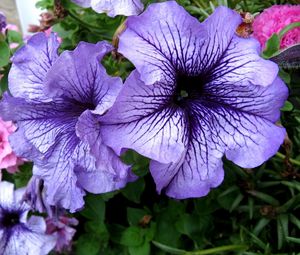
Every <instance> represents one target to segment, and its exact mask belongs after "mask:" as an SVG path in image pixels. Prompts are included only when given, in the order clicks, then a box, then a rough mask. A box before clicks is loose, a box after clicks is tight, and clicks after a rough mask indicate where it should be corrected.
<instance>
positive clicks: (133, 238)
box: [120, 226, 144, 246]
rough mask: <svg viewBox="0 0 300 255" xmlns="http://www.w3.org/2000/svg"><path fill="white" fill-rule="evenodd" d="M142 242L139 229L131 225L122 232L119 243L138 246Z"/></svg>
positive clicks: (142, 238)
mask: <svg viewBox="0 0 300 255" xmlns="http://www.w3.org/2000/svg"><path fill="white" fill-rule="evenodd" d="M143 242H144V237H143V235H142V232H141V229H140V228H139V227H137V226H131V227H129V228H127V229H125V231H124V232H123V233H122V236H121V240H120V243H121V244H123V245H125V246H140V245H142V244H143Z"/></svg>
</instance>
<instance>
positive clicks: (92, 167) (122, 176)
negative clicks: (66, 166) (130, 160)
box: [76, 110, 136, 193]
mask: <svg viewBox="0 0 300 255" xmlns="http://www.w3.org/2000/svg"><path fill="white" fill-rule="evenodd" d="M76 132H77V135H78V137H79V138H80V139H81V141H83V142H82V143H81V144H80V145H79V148H78V152H77V153H76V155H77V159H76V161H77V162H78V163H77V167H76V174H77V176H78V183H79V184H80V185H81V186H82V187H83V188H84V189H86V190H87V191H89V192H92V193H104V192H109V191H112V190H116V189H120V188H122V187H124V186H125V185H126V183H127V182H128V181H133V180H135V179H136V177H134V176H133V175H132V174H131V170H130V167H129V166H127V165H126V164H124V163H123V162H122V161H121V160H120V158H119V157H118V156H117V155H116V154H115V152H114V151H113V150H111V149H110V148H108V147H107V146H106V145H105V144H103V142H102V138H101V133H100V123H99V121H98V120H97V116H96V115H94V114H93V113H91V111H89V110H87V111H85V112H84V113H82V115H81V116H80V118H79V120H78V122H77V125H76Z"/></svg>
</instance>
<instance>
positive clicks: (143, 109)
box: [100, 71, 185, 163]
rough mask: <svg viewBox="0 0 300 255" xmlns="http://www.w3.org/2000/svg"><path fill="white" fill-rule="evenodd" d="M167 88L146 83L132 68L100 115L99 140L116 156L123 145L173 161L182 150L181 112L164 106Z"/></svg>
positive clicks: (162, 160)
mask: <svg viewBox="0 0 300 255" xmlns="http://www.w3.org/2000/svg"><path fill="white" fill-rule="evenodd" d="M170 93H171V91H170V89H169V88H166V87H164V86H163V84H155V85H153V86H146V85H145V84H144V83H143V82H141V81H140V80H139V74H138V72H137V71H133V72H132V74H131V75H130V77H129V78H128V79H127V80H126V82H125V85H124V87H123V89H122V91H121V92H120V94H119V96H118V98H117V100H116V103H115V104H114V105H113V107H112V108H111V110H110V111H109V112H108V113H107V114H106V115H105V116H104V117H101V118H100V122H101V132H102V135H103V140H104V142H105V143H106V144H108V145H109V146H110V147H112V148H113V149H114V150H115V151H116V152H117V154H119V155H120V153H121V151H122V149H123V148H131V149H134V150H136V151H137V152H138V153H140V154H142V155H144V156H146V157H149V158H152V159H155V160H157V161H159V162H163V163H170V162H176V161H177V158H178V157H179V156H180V155H181V154H182V153H183V151H184V141H183V140H184V132H185V131H184V113H183V112H182V111H177V110H176V109H175V108H173V107H165V104H166V102H168V100H169V99H170Z"/></svg>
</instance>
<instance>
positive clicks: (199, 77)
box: [101, 1, 288, 199]
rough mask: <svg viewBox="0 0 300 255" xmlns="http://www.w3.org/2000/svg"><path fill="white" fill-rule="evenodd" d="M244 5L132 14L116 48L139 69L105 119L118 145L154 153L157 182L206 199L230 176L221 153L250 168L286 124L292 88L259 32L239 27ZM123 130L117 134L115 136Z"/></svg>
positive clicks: (172, 192) (105, 129)
mask: <svg viewBox="0 0 300 255" xmlns="http://www.w3.org/2000/svg"><path fill="white" fill-rule="evenodd" d="M240 22H241V17H240V15H239V14H238V13H236V12H235V11H233V10H230V9H228V8H226V7H218V8H216V10H215V12H214V13H213V14H212V15H211V16H210V17H209V18H207V19H206V20H205V21H204V22H203V23H200V22H199V21H198V20H197V19H195V18H193V17H192V16H190V15H189V14H188V13H187V12H186V11H185V10H184V8H182V7H181V6H179V5H178V4H177V3H176V2H175V1H168V2H164V3H157V4H152V5H150V6H149V8H148V9H147V10H146V11H145V12H144V13H142V14H141V15H139V16H132V17H129V18H128V20H127V22H126V26H127V29H126V30H125V31H124V32H123V33H122V34H121V36H120V43H119V52H120V53H121V54H123V55H124V56H125V57H127V58H128V59H129V60H130V61H131V62H132V63H133V64H134V65H135V67H136V70H135V71H133V72H132V73H131V75H130V76H129V78H128V79H127V80H126V82H125V85H124V87H123V88H122V90H121V92H120V94H119V96H118V98H117V100H116V102H115V104H114V105H113V107H112V108H111V110H110V111H109V112H108V114H107V115H105V116H103V117H101V123H102V128H101V130H102V134H103V138H104V141H105V142H106V143H107V144H108V145H109V146H111V147H112V148H113V149H114V150H115V151H116V152H117V153H120V152H121V151H122V150H123V149H124V148H130V149H134V150H136V151H137V152H138V153H140V154H142V155H144V156H146V157H148V158H150V159H152V161H151V163H150V171H151V174H152V176H153V178H154V180H155V182H156V186H157V190H158V191H159V192H160V191H161V190H163V189H164V191H165V192H166V194H167V195H169V196H171V197H174V198H179V199H182V198H188V197H200V196H204V195H206V194H207V193H208V192H209V190H210V189H211V188H212V187H216V186H218V185H219V184H220V183H221V182H222V180H223V176H224V171H223V166H222V165H223V164H222V157H223V156H224V155H226V157H227V159H229V160H231V161H233V162H234V163H236V164H237V165H239V166H241V167H247V168H252V167H256V166H258V165H260V164H262V163H263V162H264V161H266V160H267V159H268V158H270V157H271V156H273V155H274V154H275V153H276V151H277V150H278V148H279V146H280V144H281V143H282V142H283V139H284V136H285V129H284V128H282V127H279V126H277V125H275V124H274V123H275V122H276V121H277V120H278V118H279V115H280V111H279V109H280V107H281V106H282V105H283V103H284V101H285V99H286V98H287V94H288V91H287V87H286V86H285V84H284V83H283V82H282V80H281V79H280V78H278V77H277V73H278V67H277V65H276V64H275V63H273V62H271V61H268V60H264V59H262V58H260V56H259V53H260V46H259V43H258V41H256V40H255V39H244V38H240V37H238V36H237V35H236V34H235V31H236V28H237V26H238V25H239V24H240ZM115 137H118V139H115Z"/></svg>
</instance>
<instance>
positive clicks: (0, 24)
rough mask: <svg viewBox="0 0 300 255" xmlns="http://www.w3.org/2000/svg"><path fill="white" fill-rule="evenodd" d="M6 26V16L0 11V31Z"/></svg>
mask: <svg viewBox="0 0 300 255" xmlns="http://www.w3.org/2000/svg"><path fill="white" fill-rule="evenodd" d="M5 28H6V17H5V15H4V14H3V13H2V12H0V33H2V31H3V29H5Z"/></svg>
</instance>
